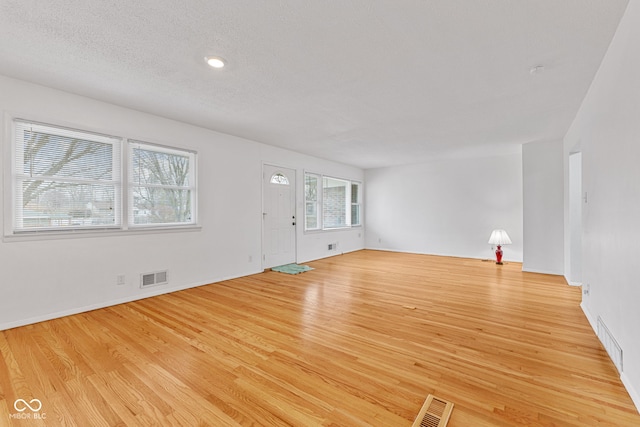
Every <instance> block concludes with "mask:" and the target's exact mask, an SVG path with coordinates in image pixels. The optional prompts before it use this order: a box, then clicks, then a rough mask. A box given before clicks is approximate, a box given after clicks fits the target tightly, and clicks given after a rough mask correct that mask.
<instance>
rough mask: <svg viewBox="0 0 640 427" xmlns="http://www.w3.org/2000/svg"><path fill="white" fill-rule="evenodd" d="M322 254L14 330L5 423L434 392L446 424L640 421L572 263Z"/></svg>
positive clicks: (284, 414) (163, 416) (116, 419)
mask: <svg viewBox="0 0 640 427" xmlns="http://www.w3.org/2000/svg"><path fill="white" fill-rule="evenodd" d="M308 265H310V266H311V267H313V268H315V270H313V271H310V272H306V273H303V274H299V275H295V276H292V275H286V274H282V273H276V272H266V273H263V274H258V275H254V276H249V277H244V278H240V279H235V280H229V281H225V282H220V283H215V284H212V285H207V286H202V287H199V288H194V289H189V290H186V291H181V292H176V293H173V294H168V295H163V296H159V297H154V298H149V299H145V300H140V301H136V302H132V303H128V304H122V305H118V306H114V307H109V308H105V309H100V310H95V311H92V312H88V313H84V314H79V315H75V316H69V317H65V318H61V319H56V320H52V321H47V322H42V323H39V324H35V325H30V326H25V327H21V328H15V329H11V330H7V331H3V332H1V333H0V351H1V353H2V355H1V357H0V426H29V427H31V426H58V425H68V426H79V427H85V426H116V425H117V426H138V425H139V426H151V425H162V426H174V425H175V426H205V425H210V426H235V425H243V426H249V425H255V426H283V425H293V426H361V425H362V426H364V425H372V426H393V427H395V426H410V425H411V424H412V422H413V419H414V417H415V416H416V414H417V412H418V411H419V409H420V407H421V405H422V403H423V401H424V399H425V398H426V396H427V395H428V394H430V393H431V394H434V395H435V396H437V397H440V398H442V399H447V400H451V401H453V402H454V404H455V407H454V410H453V414H452V417H451V420H450V422H449V426H450V427H456V426H458V427H482V426H518V425H527V426H591V425H606V426H625V427H628V426H640V415H638V412H637V411H636V409H635V407H634V406H633V404H632V402H631V399H630V398H629V396H628V394H627V393H626V391H625V390H624V388H623V386H622V384H621V382H620V379H619V375H618V373H617V371H616V369H615V368H614V366H613V364H612V363H611V361H610V360H609V358H608V357H607V355H606V353H605V351H604V350H603V348H602V347H601V345H600V343H599V341H598V339H597V338H596V336H595V335H594V333H593V330H592V329H591V328H590V326H589V324H588V322H587V320H586V319H585V317H584V314H583V313H582V311H581V310H580V307H579V304H580V289H579V288H572V287H569V286H567V285H566V283H565V282H564V279H563V278H561V277H558V276H549V275H541V274H531V273H523V272H521V271H520V270H521V265H520V264H517V263H508V264H505V265H503V266H497V265H495V263H493V262H483V261H481V260H470V259H461V258H448V257H434V256H424V255H412V254H399V253H389V252H378V251H359V252H355V253H351V254H346V255H342V256H336V257H332V258H328V259H324V260H320V261H315V262H310V263H308ZM17 399H24V400H25V401H27V402H31V401H32V399H38V400H39V401H40V402H41V404H42V408H41V409H40V411H39V412H32V411H31V410H29V409H28V408H27V409H25V406H24V403H23V402H18V404H17V405H18V407H19V408H21V409H25V411H24V412H18V411H17V410H16V409H15V407H14V404H15V402H16V400H17ZM32 405H34V406H36V405H37V402H33V403H32ZM16 414H25V415H30V418H28V419H25V418H23V419H19V418H17V415H16ZM25 415H23V417H24V416H25ZM36 416H38V417H40V418H42V417H46V418H45V419H36Z"/></svg>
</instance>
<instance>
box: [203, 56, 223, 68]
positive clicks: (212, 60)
mask: <svg viewBox="0 0 640 427" xmlns="http://www.w3.org/2000/svg"><path fill="white" fill-rule="evenodd" d="M204 60H205V61H207V64H209V65H210V66H211V67H213V68H222V67H224V64H225V62H224V59H222V58H220V57H219V56H205V57H204Z"/></svg>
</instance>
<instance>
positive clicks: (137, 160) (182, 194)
mask: <svg viewBox="0 0 640 427" xmlns="http://www.w3.org/2000/svg"><path fill="white" fill-rule="evenodd" d="M129 147H130V162H129V163H130V171H129V225H130V226H131V227H136V226H140V227H144V226H162V225H185V224H195V223H196V218H195V211H196V210H195V203H196V182H195V181H196V180H195V176H196V175H195V169H196V154H195V153H194V152H191V151H187V150H180V149H176V148H166V147H161V146H157V145H152V144H148V143H145V142H140V141H130V142H129Z"/></svg>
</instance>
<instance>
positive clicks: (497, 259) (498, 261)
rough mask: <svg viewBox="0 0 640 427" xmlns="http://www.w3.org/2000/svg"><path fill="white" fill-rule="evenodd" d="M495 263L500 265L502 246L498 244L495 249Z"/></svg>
mask: <svg viewBox="0 0 640 427" xmlns="http://www.w3.org/2000/svg"><path fill="white" fill-rule="evenodd" d="M496 264H498V265H502V248H501V247H500V245H498V249H496Z"/></svg>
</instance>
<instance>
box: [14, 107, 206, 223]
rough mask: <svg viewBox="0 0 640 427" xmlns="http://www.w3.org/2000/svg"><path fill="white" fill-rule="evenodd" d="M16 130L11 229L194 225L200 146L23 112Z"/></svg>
mask: <svg viewBox="0 0 640 427" xmlns="http://www.w3.org/2000/svg"><path fill="white" fill-rule="evenodd" d="M13 131H14V134H13V135H14V136H13V153H14V154H13V166H12V182H11V185H12V189H11V192H10V194H12V195H13V196H12V198H11V204H12V206H13V209H12V211H13V216H12V224H11V226H10V227H8V228H7V226H6V227H5V233H12V234H19V233H28V232H36V231H37V232H43V231H65V230H68V231H76V230H82V229H86V230H92V229H93V230H95V229H126V228H130V227H136V226H144V225H154V226H171V225H184V224H195V204H196V187H195V161H196V153H194V152H190V151H186V150H181V149H177V148H164V147H159V146H155V145H152V144H147V143H143V142H140V141H128V140H127V139H125V138H121V137H116V136H109V135H102V134H99V133H95V132H87V131H82V130H76V129H68V128H64V127H60V126H54V125H48V124H42V123H36V122H31V121H26V120H21V119H15V120H14V121H13ZM125 145H126V146H127V147H128V148H129V155H128V156H127V158H128V161H129V166H128V168H123V167H122V161H123V160H122V159H123V156H122V155H121V150H122V147H123V146H125ZM124 169H126V171H127V175H128V176H129V185H128V186H123V185H122V182H123V174H124V172H125V170H124ZM123 200H128V202H127V204H126V206H128V208H127V209H126V210H127V212H123V206H125V205H124V204H123Z"/></svg>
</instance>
